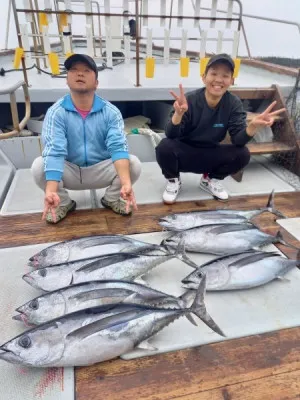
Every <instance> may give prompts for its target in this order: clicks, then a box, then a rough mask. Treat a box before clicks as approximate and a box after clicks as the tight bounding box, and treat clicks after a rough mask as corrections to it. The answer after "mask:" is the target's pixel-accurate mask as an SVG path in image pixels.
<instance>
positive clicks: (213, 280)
mask: <svg viewBox="0 0 300 400" xmlns="http://www.w3.org/2000/svg"><path fill="white" fill-rule="evenodd" d="M298 265H299V261H295V260H289V259H287V258H285V257H282V256H280V255H279V254H278V253H271V252H261V251H251V252H247V253H239V254H233V255H229V256H224V257H220V258H217V259H215V260H212V261H209V262H208V263H206V264H203V265H202V266H200V267H199V268H198V269H197V270H195V271H193V272H192V273H191V274H189V275H188V276H186V277H185V278H184V279H183V280H182V283H183V286H184V287H186V288H189V289H193V288H194V289H196V288H197V287H198V285H199V282H200V281H201V279H202V276H203V274H205V276H206V282H207V283H206V288H207V290H208V291H220V290H239V289H250V288H254V287H257V286H261V285H265V284H267V283H268V282H271V281H272V280H274V279H276V278H280V277H283V276H284V275H285V274H286V273H287V272H289V271H290V270H292V269H293V268H295V267H296V266H298Z"/></svg>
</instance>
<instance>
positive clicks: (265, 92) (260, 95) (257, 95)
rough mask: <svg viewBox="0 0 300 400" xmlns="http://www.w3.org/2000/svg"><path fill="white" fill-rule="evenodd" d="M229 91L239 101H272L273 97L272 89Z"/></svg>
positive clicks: (273, 91) (234, 89)
mask: <svg viewBox="0 0 300 400" xmlns="http://www.w3.org/2000/svg"><path fill="white" fill-rule="evenodd" d="M229 91H230V92H231V93H232V94H235V95H236V96H238V97H239V98H240V99H241V100H246V99H248V100H256V99H261V100H263V99H273V97H274V95H275V89H274V88H260V89H238V88H230V89H229Z"/></svg>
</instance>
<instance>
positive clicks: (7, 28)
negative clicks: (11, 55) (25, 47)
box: [5, 0, 11, 50]
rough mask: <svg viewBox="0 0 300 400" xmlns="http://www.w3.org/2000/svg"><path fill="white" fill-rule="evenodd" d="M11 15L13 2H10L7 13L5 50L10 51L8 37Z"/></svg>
mask: <svg viewBox="0 0 300 400" xmlns="http://www.w3.org/2000/svg"><path fill="white" fill-rule="evenodd" d="M10 13H11V0H9V3H8V11H7V21H6V36H5V50H8V35H9V23H10Z"/></svg>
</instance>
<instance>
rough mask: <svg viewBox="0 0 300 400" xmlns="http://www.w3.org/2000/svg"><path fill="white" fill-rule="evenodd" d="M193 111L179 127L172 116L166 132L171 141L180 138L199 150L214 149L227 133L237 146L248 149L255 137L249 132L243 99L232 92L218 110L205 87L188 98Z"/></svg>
mask: <svg viewBox="0 0 300 400" xmlns="http://www.w3.org/2000/svg"><path fill="white" fill-rule="evenodd" d="M186 99H187V102H188V106H189V109H188V111H187V112H186V113H185V114H184V115H183V118H182V121H181V123H180V124H179V125H173V123H172V116H173V114H174V110H173V111H172V113H171V117H170V120H169V121H168V123H167V125H166V128H165V131H166V136H167V137H168V138H170V139H179V140H181V141H183V142H185V143H187V144H190V145H192V146H195V147H213V146H216V145H217V144H218V143H220V142H221V141H222V140H223V139H224V138H225V136H226V133H227V131H228V132H229V134H230V136H231V141H232V143H233V144H235V145H236V146H244V145H245V144H246V143H247V142H249V140H251V139H252V138H251V137H250V136H248V135H247V133H246V128H247V124H246V112H245V111H244V109H243V105H242V102H241V100H240V99H239V98H238V97H237V96H235V95H234V94H232V93H229V92H228V91H227V92H225V94H224V95H223V97H222V99H221V100H220V102H219V104H218V105H217V107H216V108H214V109H212V108H210V107H209V106H208V104H207V102H206V98H205V88H201V89H197V90H195V91H193V92H190V93H188V94H187V95H186Z"/></svg>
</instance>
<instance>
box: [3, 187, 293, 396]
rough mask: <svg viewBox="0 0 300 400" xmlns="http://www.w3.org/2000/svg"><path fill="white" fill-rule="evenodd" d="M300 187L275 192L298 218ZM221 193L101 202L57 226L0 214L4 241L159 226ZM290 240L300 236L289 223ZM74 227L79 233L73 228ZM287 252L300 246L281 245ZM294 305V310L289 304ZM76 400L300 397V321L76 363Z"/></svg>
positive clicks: (271, 228)
mask: <svg viewBox="0 0 300 400" xmlns="http://www.w3.org/2000/svg"><path fill="white" fill-rule="evenodd" d="M267 197H268V196H267V195H254V196H253V195H252V196H237V197H234V198H232V199H231V200H230V202H229V203H228V207H229V208H232V209H234V208H236V209H252V208H257V207H263V206H264V205H265V204H266V202H267ZM299 200H300V193H299V192H296V191H294V192H284V193H277V194H276V199H275V201H276V208H277V209H279V210H280V211H281V212H282V213H283V214H285V215H286V216H287V217H288V218H294V217H300V201H299ZM217 207H220V203H218V202H217V201H215V200H208V199H203V200H198V201H186V202H178V203H176V204H174V205H172V206H166V205H163V204H161V203H159V204H145V205H141V206H140V207H139V210H138V211H137V212H136V213H135V214H134V215H133V216H131V217H127V218H124V217H121V216H118V215H116V214H114V213H112V212H111V211H108V210H103V209H93V210H79V211H75V212H74V213H72V214H71V215H70V216H69V217H68V218H67V219H66V220H64V221H62V222H61V223H60V224H59V225H53V226H52V225H47V224H46V223H45V222H43V221H41V214H40V213H35V214H26V215H14V216H4V217H0V248H7V247H14V246H20V245H26V244H37V243H46V242H53V241H58V240H67V239H71V238H73V237H75V236H76V237H83V236H88V235H93V234H101V233H106V234H114V233H120V234H127V235H129V234H134V233H147V232H157V231H160V230H161V228H160V226H159V225H158V223H157V220H158V218H159V217H160V216H162V215H165V214H167V213H169V212H179V211H192V210H210V209H215V208H217ZM255 223H257V225H258V226H259V227H260V229H262V230H264V231H265V232H268V233H272V234H275V233H276V232H277V231H278V228H279V225H278V224H277V223H276V221H275V219H274V215H272V214H269V213H265V214H263V215H260V216H259V217H257V218H256V220H255ZM280 230H281V231H282V233H283V236H284V239H286V240H287V241H288V242H290V243H292V244H294V245H297V246H300V243H299V242H298V241H297V240H296V239H295V238H294V237H293V236H291V235H290V234H289V233H288V232H287V231H285V230H284V229H283V228H280ZM74 232H76V235H74ZM278 248H279V249H280V250H281V251H282V252H283V253H284V254H285V255H287V256H288V257H290V258H296V251H295V250H292V249H288V248H286V247H284V246H282V245H278ZM287 312H288V310H287ZM75 382H76V383H75V385H76V387H75V389H76V400H83V399H84V400H95V399H102V398H108V399H110V400H114V399H118V400H119V399H122V400H123V399H124V400H126V399H133V398H136V399H139V400H150V399H151V400H166V399H179V398H180V399H189V400H194V399H195V400H196V399H197V400H208V399H209V400H229V399H243V400H248V399H249V400H250V399H251V400H253V399H257V400H262V399H263V400H269V399H270V400H276V399H278V400H282V399H285V400H288V399H296V398H299V397H300V327H299V328H292V329H285V330H281V331H276V332H271V333H266V334H263V335H255V336H251V337H245V338H242V339H235V340H229V341H226V342H221V343H215V344H210V345H204V346H201V347H198V348H192V349H187V350H181V351H176V352H173V353H167V354H161V355H158V356H153V357H146V358H142V359H138V360H132V361H123V360H120V359H116V360H111V361H108V362H104V363H100V364H97V365H95V366H91V367H84V368H76V370H75Z"/></svg>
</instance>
